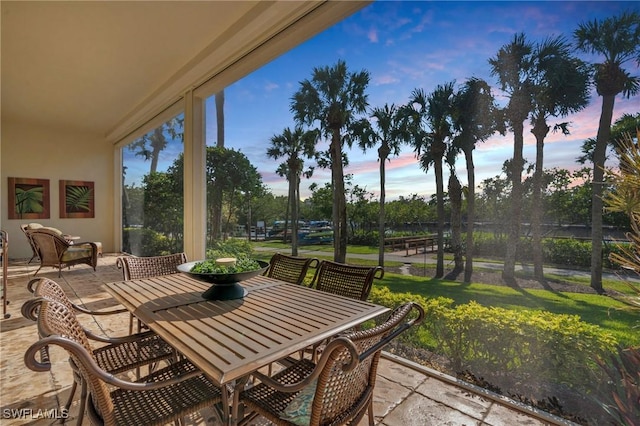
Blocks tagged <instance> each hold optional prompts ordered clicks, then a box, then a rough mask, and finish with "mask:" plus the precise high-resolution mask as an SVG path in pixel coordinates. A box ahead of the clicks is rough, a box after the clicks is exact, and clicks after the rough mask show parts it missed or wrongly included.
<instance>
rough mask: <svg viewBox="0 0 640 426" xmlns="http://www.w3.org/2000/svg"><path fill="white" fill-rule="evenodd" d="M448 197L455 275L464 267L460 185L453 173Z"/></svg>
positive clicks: (450, 177)
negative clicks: (449, 201)
mask: <svg viewBox="0 0 640 426" xmlns="http://www.w3.org/2000/svg"><path fill="white" fill-rule="evenodd" d="M448 186H449V199H450V200H451V249H452V251H453V263H454V267H453V273H452V275H453V276H454V277H455V276H457V275H458V274H459V273H460V272H461V271H462V270H463V269H464V262H463V260H462V186H461V185H460V181H459V180H458V176H456V174H455V173H451V175H450V176H449V185H448Z"/></svg>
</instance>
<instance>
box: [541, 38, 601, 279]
mask: <svg viewBox="0 0 640 426" xmlns="http://www.w3.org/2000/svg"><path fill="white" fill-rule="evenodd" d="M534 58H535V59H534V60H535V70H534V72H533V83H534V87H533V104H534V105H533V112H532V115H531V124H532V129H531V133H533V134H534V136H535V137H536V163H535V171H534V174H533V194H532V209H531V236H532V245H533V247H532V248H533V269H534V276H535V277H536V279H538V280H539V281H541V282H542V281H544V270H543V254H542V229H541V227H542V214H543V206H542V182H543V173H544V170H543V160H544V139H545V138H546V136H547V134H548V133H549V130H550V126H549V125H548V123H547V118H549V117H566V116H567V115H569V114H570V113H573V112H577V111H580V110H581V109H583V108H584V107H585V106H587V104H588V103H589V91H588V81H589V74H588V72H587V68H586V65H585V64H584V62H582V61H581V60H579V59H577V58H575V57H573V56H572V55H571V49H570V46H569V44H568V43H567V42H566V41H565V40H564V38H562V37H556V38H553V39H547V40H545V41H544V42H542V43H541V44H539V45H537V46H536V49H535V52H534ZM554 129H560V130H562V132H563V134H565V135H566V134H568V133H569V131H568V123H559V124H556V125H555V126H554Z"/></svg>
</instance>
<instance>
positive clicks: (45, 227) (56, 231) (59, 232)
mask: <svg viewBox="0 0 640 426" xmlns="http://www.w3.org/2000/svg"><path fill="white" fill-rule="evenodd" d="M40 229H48V230H49V231H53V232H55V233H56V234H58V235H62V231H61V230H59V229H58V228H53V227H51V226H41V227H40Z"/></svg>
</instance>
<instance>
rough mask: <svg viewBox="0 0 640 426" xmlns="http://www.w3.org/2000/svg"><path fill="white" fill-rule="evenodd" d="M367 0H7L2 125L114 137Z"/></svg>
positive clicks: (281, 49) (3, 30) (4, 5)
mask: <svg viewBox="0 0 640 426" xmlns="http://www.w3.org/2000/svg"><path fill="white" fill-rule="evenodd" d="M366 4H367V2H346V1H335V2H334V1H332V2H323V1H279V2H267V1H104V2H102V1H41V2H35V1H6V0H3V1H1V2H0V5H1V10H2V22H1V50H0V54H1V57H0V59H1V97H2V105H1V108H2V109H1V110H0V112H1V114H2V121H3V122H5V120H14V121H20V122H26V123H34V124H38V125H46V126H55V127H60V128H64V129H74V130H76V131H86V132H91V133H95V134H98V135H103V136H105V137H109V138H115V137H117V136H118V134H119V132H120V133H122V132H121V131H120V129H122V131H124V130H125V129H126V128H127V127H128V128H131V127H132V126H133V125H134V124H135V123H136V122H139V121H140V120H143V119H145V117H146V118H149V116H150V115H152V114H153V113H154V112H155V113H157V112H158V111H157V109H158V108H159V107H161V106H163V105H164V106H167V105H168V104H169V103H171V100H175V99H177V98H178V97H179V96H180V95H182V94H183V93H184V92H185V90H187V89H188V88H190V87H194V86H196V85H197V84H199V83H202V82H203V81H205V80H207V79H209V78H211V77H213V76H216V75H221V74H222V73H224V72H226V73H227V74H229V70H238V71H235V73H234V74H233V75H232V76H231V77H229V76H228V75H227V77H226V81H223V80H225V79H222V80H221V81H223V83H224V84H229V83H230V82H231V81H229V80H230V79H232V80H237V79H239V78H241V77H243V75H246V74H247V73H248V72H250V71H251V70H253V69H255V68H257V67H259V66H260V65H263V64H264V63H266V62H267V61H268V60H270V59H273V58H274V57H276V56H278V55H279V54H281V53H283V52H285V51H286V50H289V49H291V48H292V47H294V46H295V45H297V44H299V43H301V42H302V41H304V40H306V39H307V38H309V37H311V36H313V35H315V34H316V33H317V32H319V31H322V30H323V29H326V28H328V27H329V26H330V25H332V24H334V23H335V22H338V21H340V20H342V19H343V18H344V17H346V16H348V15H349V14H351V13H353V12H354V11H356V10H358V9H360V8H362V7H363V6H364V5H366ZM285 39H286V41H284V40H285ZM256 52H262V53H261V54H256ZM265 52H266V53H265ZM247 58H253V59H247ZM242 62H245V64H244V66H241V67H238V66H237V65H238V63H242ZM246 62H252V63H251V64H250V65H247V64H246ZM240 73H244V74H243V75H240ZM129 130H130V129H129Z"/></svg>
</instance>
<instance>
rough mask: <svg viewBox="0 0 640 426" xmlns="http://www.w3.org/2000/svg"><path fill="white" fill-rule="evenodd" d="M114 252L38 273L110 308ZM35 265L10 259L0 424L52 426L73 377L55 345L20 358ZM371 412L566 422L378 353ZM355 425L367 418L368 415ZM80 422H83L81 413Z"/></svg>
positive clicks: (418, 423) (97, 321) (209, 420)
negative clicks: (33, 360)
mask: <svg viewBox="0 0 640 426" xmlns="http://www.w3.org/2000/svg"><path fill="white" fill-rule="evenodd" d="M116 257H117V255H116V254H108V253H105V255H104V257H102V258H100V259H99V263H98V267H97V271H96V272H94V271H93V270H92V269H91V268H90V267H88V266H86V265H81V266H75V267H72V268H71V269H70V270H64V271H63V272H62V278H58V274H57V271H56V270H54V269H53V268H43V270H41V271H40V272H39V273H38V276H45V277H49V278H51V279H53V280H55V281H56V282H58V283H59V284H60V285H61V286H62V287H63V288H64V289H65V291H66V292H67V295H68V296H69V297H70V298H71V299H72V300H73V301H74V302H75V303H77V304H83V305H84V306H86V307H88V308H90V309H92V310H98V309H105V308H112V307H115V306H117V304H116V302H115V301H114V300H113V299H112V298H111V296H110V295H109V294H108V293H106V292H105V291H104V290H103V289H102V288H101V285H102V284H103V283H105V282H110V281H118V280H120V279H122V274H121V271H120V270H118V269H117V268H116V267H115V261H116ZM37 267H38V266H37V264H36V263H35V262H32V263H31V265H27V264H26V260H24V259H23V260H15V261H11V262H10V267H9V274H8V277H9V285H8V292H7V298H8V300H9V301H10V304H9V305H8V306H7V313H9V314H10V315H11V316H10V318H8V319H2V320H0V409H1V410H2V412H1V413H2V414H1V416H0V425H7V426H8V425H49V424H54V423H55V420H52V419H50V418H49V419H47V418H38V415H39V414H41V415H44V414H45V413H49V414H52V413H54V412H55V410H56V409H58V408H59V407H62V406H63V405H64V403H65V401H66V400H67V397H68V395H69V391H70V385H71V383H72V376H71V372H70V368H69V365H68V362H67V356H66V353H64V351H63V350H62V349H61V348H58V347H55V348H54V349H52V351H51V359H52V363H53V364H54V365H53V368H52V369H51V371H50V372H40V373H38V372H33V371H31V370H29V369H27V368H26V367H25V365H24V362H23V354H24V352H25V350H26V348H27V347H28V346H29V345H30V344H32V343H33V342H34V341H35V340H36V336H37V332H36V327H35V325H34V323H33V322H31V321H29V320H27V319H25V318H23V317H22V315H21V313H20V307H21V305H22V303H23V302H24V301H25V300H27V299H28V298H29V297H30V296H31V295H30V293H28V291H27V290H26V284H27V282H28V281H29V280H30V279H31V278H32V276H33V273H34V272H35V270H36V269H37ZM80 320H81V321H82V322H83V324H84V325H85V326H86V327H87V328H90V329H91V330H93V331H94V332H97V333H102V334H104V335H108V336H117V335H123V334H126V332H127V330H128V324H129V320H128V314H122V315H121V316H117V318H113V316H104V317H90V316H86V315H82V316H80ZM78 398H79V392H77V393H76V400H75V401H74V403H73V405H72V407H71V410H70V413H69V418H68V420H67V422H68V423H71V424H75V423H76V421H77V418H78V410H79V409H78ZM374 412H375V417H376V418H375V423H376V424H377V425H385V426H396V425H402V426H427V425H496V426H497V425H509V426H512V425H532V426H533V425H551V424H563V425H571V424H572V423H570V422H566V421H564V420H562V419H560V418H557V417H555V416H551V415H549V414H548V413H544V412H541V411H537V410H531V409H530V408H527V407H524V406H521V405H519V404H517V403H515V402H513V401H509V400H507V399H505V398H503V397H500V396H498V395H494V394H492V393H489V392H486V391H484V390H482V389H478V388H475V387H473V386H471V385H468V384H466V383H464V382H460V381H458V380H456V379H455V378H452V377H449V376H445V375H442V374H440V373H439V372H436V371H434V370H431V369H427V368H424V367H422V366H419V365H416V364H414V363H411V362H408V361H406V360H404V359H400V358H396V357H394V356H392V355H390V354H387V353H383V359H382V360H381V363H380V368H379V371H378V380H377V384H376V388H375V392H374ZM361 423H362V424H363V425H365V424H368V422H367V418H366V417H365V419H364V421H363V422H361ZM83 424H89V422H88V421H87V420H86V419H85V421H84V422H83ZM186 424H187V425H205V424H206V425H209V424H216V422H215V421H214V418H213V416H212V413H207V412H203V413H200V414H199V415H197V416H193V418H190V419H187V421H186Z"/></svg>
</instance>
